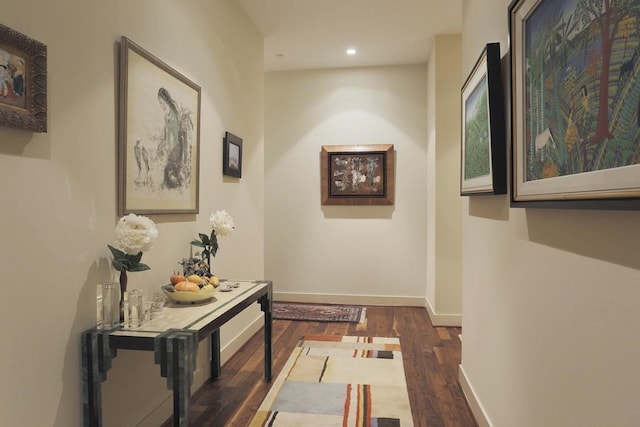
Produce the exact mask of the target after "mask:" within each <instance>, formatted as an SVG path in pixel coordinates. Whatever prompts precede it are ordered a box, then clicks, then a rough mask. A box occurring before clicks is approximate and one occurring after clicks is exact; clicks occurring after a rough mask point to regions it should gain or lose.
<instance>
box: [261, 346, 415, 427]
mask: <svg viewBox="0 0 640 427" xmlns="http://www.w3.org/2000/svg"><path fill="white" fill-rule="evenodd" d="M250 425H251V427H258V426H274V427H279V426H345V427H346V426H358V427H360V426H373V427H375V426H378V427H387V426H388V427H395V426H413V419H412V417H411V408H410V406H409V395H408V393H407V385H406V380H405V375H404V367H403V365H402V352H401V350H400V340H399V339H398V338H384V337H358V336H334V335H307V336H305V337H304V338H303V339H302V340H300V341H299V342H298V344H297V345H296V348H295V349H294V350H293V352H292V354H291V356H290V357H289V359H288V360H287V363H286V364H285V366H284V368H283V369H282V372H280V374H279V375H278V377H277V378H276V379H275V381H274V382H273V385H272V387H271V389H270V390H269V393H268V394H267V396H266V397H265V399H264V401H263V402H262V404H261V405H260V407H259V408H258V412H257V413H256V415H255V416H254V418H253V420H252V421H251V424H250Z"/></svg>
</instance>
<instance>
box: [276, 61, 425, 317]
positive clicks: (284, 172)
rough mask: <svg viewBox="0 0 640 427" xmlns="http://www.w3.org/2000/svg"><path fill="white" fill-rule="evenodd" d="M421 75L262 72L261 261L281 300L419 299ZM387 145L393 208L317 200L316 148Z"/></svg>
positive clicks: (402, 70)
mask: <svg viewBox="0 0 640 427" xmlns="http://www.w3.org/2000/svg"><path fill="white" fill-rule="evenodd" d="M426 72H427V70H426V66H425V65H415V66H397V67H374V68H357V69H336V70H315V71H303V72H294V71H292V72H269V73H267V74H266V77H265V141H266V146H267V147H268V150H267V151H266V152H265V199H266V202H265V230H266V231H265V232H266V237H265V241H266V242H267V247H266V248H265V264H266V274H267V276H268V277H269V278H270V279H272V280H274V290H275V292H276V293H277V295H278V297H279V298H280V299H287V298H289V299H296V300H320V301H324V302H339V301H350V302H361V303H364V302H371V303H380V304H385V303H387V304H388V303H400V304H413V305H424V297H425V283H426V267H425V259H426V240H425V238H426V194H425V191H424V188H425V182H426V171H427V158H426V149H427V123H426V99H427V95H426ZM388 143H391V144H394V146H395V152H396V201H395V205H393V206H326V205H321V203H320V150H321V147H322V145H331V144H349V145H352V144H388Z"/></svg>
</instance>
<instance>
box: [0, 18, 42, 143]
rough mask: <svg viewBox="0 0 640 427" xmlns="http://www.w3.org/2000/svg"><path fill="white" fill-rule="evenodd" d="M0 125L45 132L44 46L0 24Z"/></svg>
mask: <svg viewBox="0 0 640 427" xmlns="http://www.w3.org/2000/svg"><path fill="white" fill-rule="evenodd" d="M0 66H1V67H3V68H2V70H0V79H1V80H3V81H4V82H5V83H3V82H0V89H1V90H0V95H2V96H0V126H8V127H13V128H17V129H22V130H30V131H34V132H46V131H47V46H46V45H45V44H43V43H41V42H39V41H37V40H34V39H32V38H30V37H28V36H26V35H24V34H22V33H19V32H17V31H15V30H12V29H11V28H9V27H7V26H4V25H2V24H0Z"/></svg>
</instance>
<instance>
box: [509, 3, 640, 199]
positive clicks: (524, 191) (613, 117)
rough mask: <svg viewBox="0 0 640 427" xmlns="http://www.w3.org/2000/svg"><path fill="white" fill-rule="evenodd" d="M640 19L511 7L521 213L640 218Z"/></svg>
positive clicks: (609, 6) (633, 7) (610, 12)
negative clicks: (615, 213)
mask: <svg viewBox="0 0 640 427" xmlns="http://www.w3.org/2000/svg"><path fill="white" fill-rule="evenodd" d="M639 10H640V9H639V7H638V3H637V2H614V1H604V2H602V1H601V2H598V1H573V0H538V1H527V0H514V1H513V2H512V3H511V4H510V6H509V38H510V41H511V47H510V51H511V111H512V114H511V117H512V119H511V120H512V123H511V134H512V141H511V143H512V152H513V165H512V168H511V169H512V183H513V184H512V192H511V193H512V194H511V206H513V207H523V208H527V207H541V208H580V209H640V180H638V176H640V115H639V113H638V112H639V109H638V105H639V103H638V98H639V97H638V94H640V72H638V63H640V60H639V58H640V39H639V38H638V29H637V21H638V13H639Z"/></svg>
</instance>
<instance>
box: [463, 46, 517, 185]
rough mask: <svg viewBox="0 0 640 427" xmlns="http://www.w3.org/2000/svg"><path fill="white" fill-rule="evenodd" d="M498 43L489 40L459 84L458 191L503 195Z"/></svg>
mask: <svg viewBox="0 0 640 427" xmlns="http://www.w3.org/2000/svg"><path fill="white" fill-rule="evenodd" d="M504 120H505V116H504V99H503V91H502V78H501V73H500V43H488V44H487V45H486V46H485V48H484V49H483V50H482V53H481V55H480V57H479V58H478V61H477V62H476V64H475V66H474V67H473V70H472V71H471V73H470V74H469V77H468V78H467V80H466V81H465V83H464V85H463V86H462V155H461V163H462V164H461V168H460V172H461V175H460V194H461V195H463V196H467V195H473V194H505V193H506V192H507V148H506V139H505V133H504V132H505V126H504Z"/></svg>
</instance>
